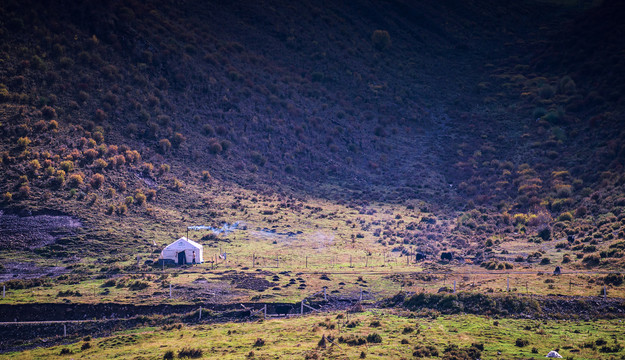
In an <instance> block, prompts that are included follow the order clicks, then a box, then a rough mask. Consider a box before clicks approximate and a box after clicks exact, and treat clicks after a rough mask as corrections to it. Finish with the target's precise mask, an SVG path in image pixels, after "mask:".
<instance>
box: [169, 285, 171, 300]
mask: <svg viewBox="0 0 625 360" xmlns="http://www.w3.org/2000/svg"><path fill="white" fill-rule="evenodd" d="M169 298H170V299H171V283H169Z"/></svg>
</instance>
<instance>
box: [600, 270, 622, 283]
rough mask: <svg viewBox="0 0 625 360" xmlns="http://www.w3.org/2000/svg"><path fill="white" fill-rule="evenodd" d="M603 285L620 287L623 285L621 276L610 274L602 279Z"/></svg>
mask: <svg viewBox="0 0 625 360" xmlns="http://www.w3.org/2000/svg"><path fill="white" fill-rule="evenodd" d="M603 282H604V284H608V285H614V286H620V285H622V284H623V274H619V273H610V274H608V275H606V276H605V277H604V278H603Z"/></svg>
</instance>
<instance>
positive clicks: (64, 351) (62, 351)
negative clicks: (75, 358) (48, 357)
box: [59, 348, 74, 355]
mask: <svg viewBox="0 0 625 360" xmlns="http://www.w3.org/2000/svg"><path fill="white" fill-rule="evenodd" d="M73 353H74V352H73V351H72V350H71V349H68V348H62V349H61V352H60V353H59V355H69V354H73Z"/></svg>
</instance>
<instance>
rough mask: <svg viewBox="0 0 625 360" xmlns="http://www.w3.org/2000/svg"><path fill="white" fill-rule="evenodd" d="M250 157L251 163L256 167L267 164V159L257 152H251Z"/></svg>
mask: <svg viewBox="0 0 625 360" xmlns="http://www.w3.org/2000/svg"><path fill="white" fill-rule="evenodd" d="M250 157H251V158H252V161H253V162H254V163H255V164H256V165H258V166H264V165H265V163H266V162H267V159H266V158H265V157H264V156H263V155H262V154H261V153H259V152H258V151H252V153H251V154H250Z"/></svg>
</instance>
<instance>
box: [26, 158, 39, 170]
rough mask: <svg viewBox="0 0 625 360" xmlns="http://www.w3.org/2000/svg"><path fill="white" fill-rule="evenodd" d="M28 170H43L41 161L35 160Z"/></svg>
mask: <svg viewBox="0 0 625 360" xmlns="http://www.w3.org/2000/svg"><path fill="white" fill-rule="evenodd" d="M28 168H29V169H30V171H32V172H36V171H37V170H39V169H41V164H40V163H39V160H37V159H33V160H31V161H30V162H29V163H28Z"/></svg>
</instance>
